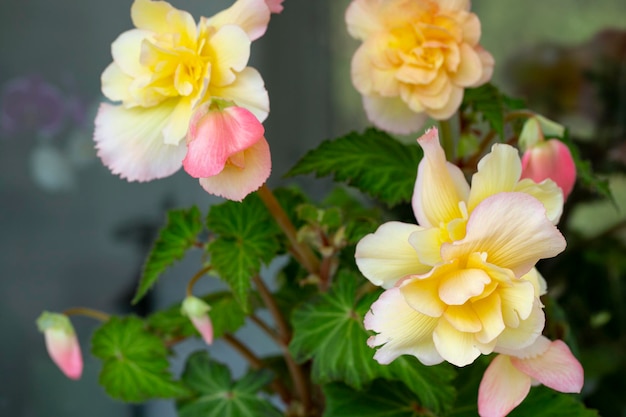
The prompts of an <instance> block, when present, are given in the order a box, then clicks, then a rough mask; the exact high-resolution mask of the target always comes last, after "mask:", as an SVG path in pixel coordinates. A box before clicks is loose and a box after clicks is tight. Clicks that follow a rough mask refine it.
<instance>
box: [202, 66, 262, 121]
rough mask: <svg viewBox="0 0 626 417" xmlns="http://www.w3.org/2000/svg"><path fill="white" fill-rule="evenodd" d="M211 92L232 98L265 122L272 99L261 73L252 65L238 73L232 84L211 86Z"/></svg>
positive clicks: (238, 104)
mask: <svg viewBox="0 0 626 417" xmlns="http://www.w3.org/2000/svg"><path fill="white" fill-rule="evenodd" d="M211 94H213V96H214V97H220V98H223V99H226V100H232V101H233V102H235V104H236V105H237V106H239V107H243V108H245V109H248V110H249V111H250V112H251V113H252V114H254V115H255V116H256V118H257V119H259V121H260V122H263V121H264V120H265V119H266V118H267V115H268V114H269V111H270V100H269V97H268V95H267V90H266V89H265V84H264V82H263V78H261V74H259V72H258V71H257V70H255V69H254V68H251V67H246V68H244V69H243V70H242V71H241V72H240V73H238V74H237V78H236V79H235V81H234V82H233V83H232V84H229V85H225V86H222V87H218V86H211Z"/></svg>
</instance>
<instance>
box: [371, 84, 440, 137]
mask: <svg viewBox="0 0 626 417" xmlns="http://www.w3.org/2000/svg"><path fill="white" fill-rule="evenodd" d="M363 107H364V108H365V113H366V114H367V118H368V119H369V120H370V121H371V122H372V123H373V124H374V125H376V126H377V127H379V128H381V129H383V130H386V131H388V132H390V133H397V134H400V135H405V134H409V133H412V132H416V131H418V130H419V129H421V128H422V126H424V123H425V122H426V119H427V118H428V116H426V113H415V112H413V111H412V110H411V109H410V108H409V107H408V106H407V105H406V103H404V102H403V101H402V100H401V99H400V98H399V97H390V98H387V97H381V96H379V95H375V94H374V95H370V96H363Z"/></svg>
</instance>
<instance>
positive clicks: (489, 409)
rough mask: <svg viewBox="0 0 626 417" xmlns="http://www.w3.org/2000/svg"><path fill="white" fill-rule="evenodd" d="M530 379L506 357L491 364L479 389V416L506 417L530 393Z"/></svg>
mask: <svg viewBox="0 0 626 417" xmlns="http://www.w3.org/2000/svg"><path fill="white" fill-rule="evenodd" d="M530 383H531V380H530V377H528V376H527V375H525V374H524V373H523V372H520V371H519V370H517V369H516V368H515V367H514V366H513V364H512V363H511V359H510V358H509V357H508V356H506V355H498V356H496V357H495V358H494V359H493V361H491V363H490V364H489V367H488V368H487V370H486V371H485V374H484V375H483V379H482V380H481V381H480V386H479V388H478V414H479V415H480V416H481V417H504V416H506V415H507V414H508V413H509V412H510V411H511V410H513V409H514V408H515V407H517V406H518V405H520V403H521V402H522V401H524V398H526V396H527V395H528V393H529V392H530Z"/></svg>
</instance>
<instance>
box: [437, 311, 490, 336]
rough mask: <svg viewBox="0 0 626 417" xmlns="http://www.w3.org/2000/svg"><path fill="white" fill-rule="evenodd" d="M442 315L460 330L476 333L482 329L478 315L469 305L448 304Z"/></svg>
mask: <svg viewBox="0 0 626 417" xmlns="http://www.w3.org/2000/svg"><path fill="white" fill-rule="evenodd" d="M443 317H444V318H445V319H446V320H448V322H449V323H450V324H451V325H452V327H454V328H455V329H457V330H458V331H460V332H468V333H476V332H479V331H480V330H481V329H482V323H481V322H480V319H479V318H478V315H477V314H476V312H474V310H472V307H471V306H469V305H465V306H449V307H448V308H446V311H445V312H444V313H443Z"/></svg>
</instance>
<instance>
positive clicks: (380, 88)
mask: <svg viewBox="0 0 626 417" xmlns="http://www.w3.org/2000/svg"><path fill="white" fill-rule="evenodd" d="M388 43H389V37H388V36H375V37H373V38H371V39H368V40H367V42H365V43H364V44H363V45H361V46H360V47H359V48H358V49H357V50H356V52H355V53H354V55H353V56H352V61H351V64H350V75H351V78H352V83H353V85H354V87H355V88H356V89H357V91H358V92H359V93H361V94H365V95H368V94H372V93H376V94H378V95H381V96H384V97H392V96H397V95H398V94H400V86H401V84H400V82H399V80H398V79H397V78H396V75H397V68H396V67H395V66H393V65H391V64H389V63H388V62H387V58H386V54H387V49H386V48H388Z"/></svg>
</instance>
